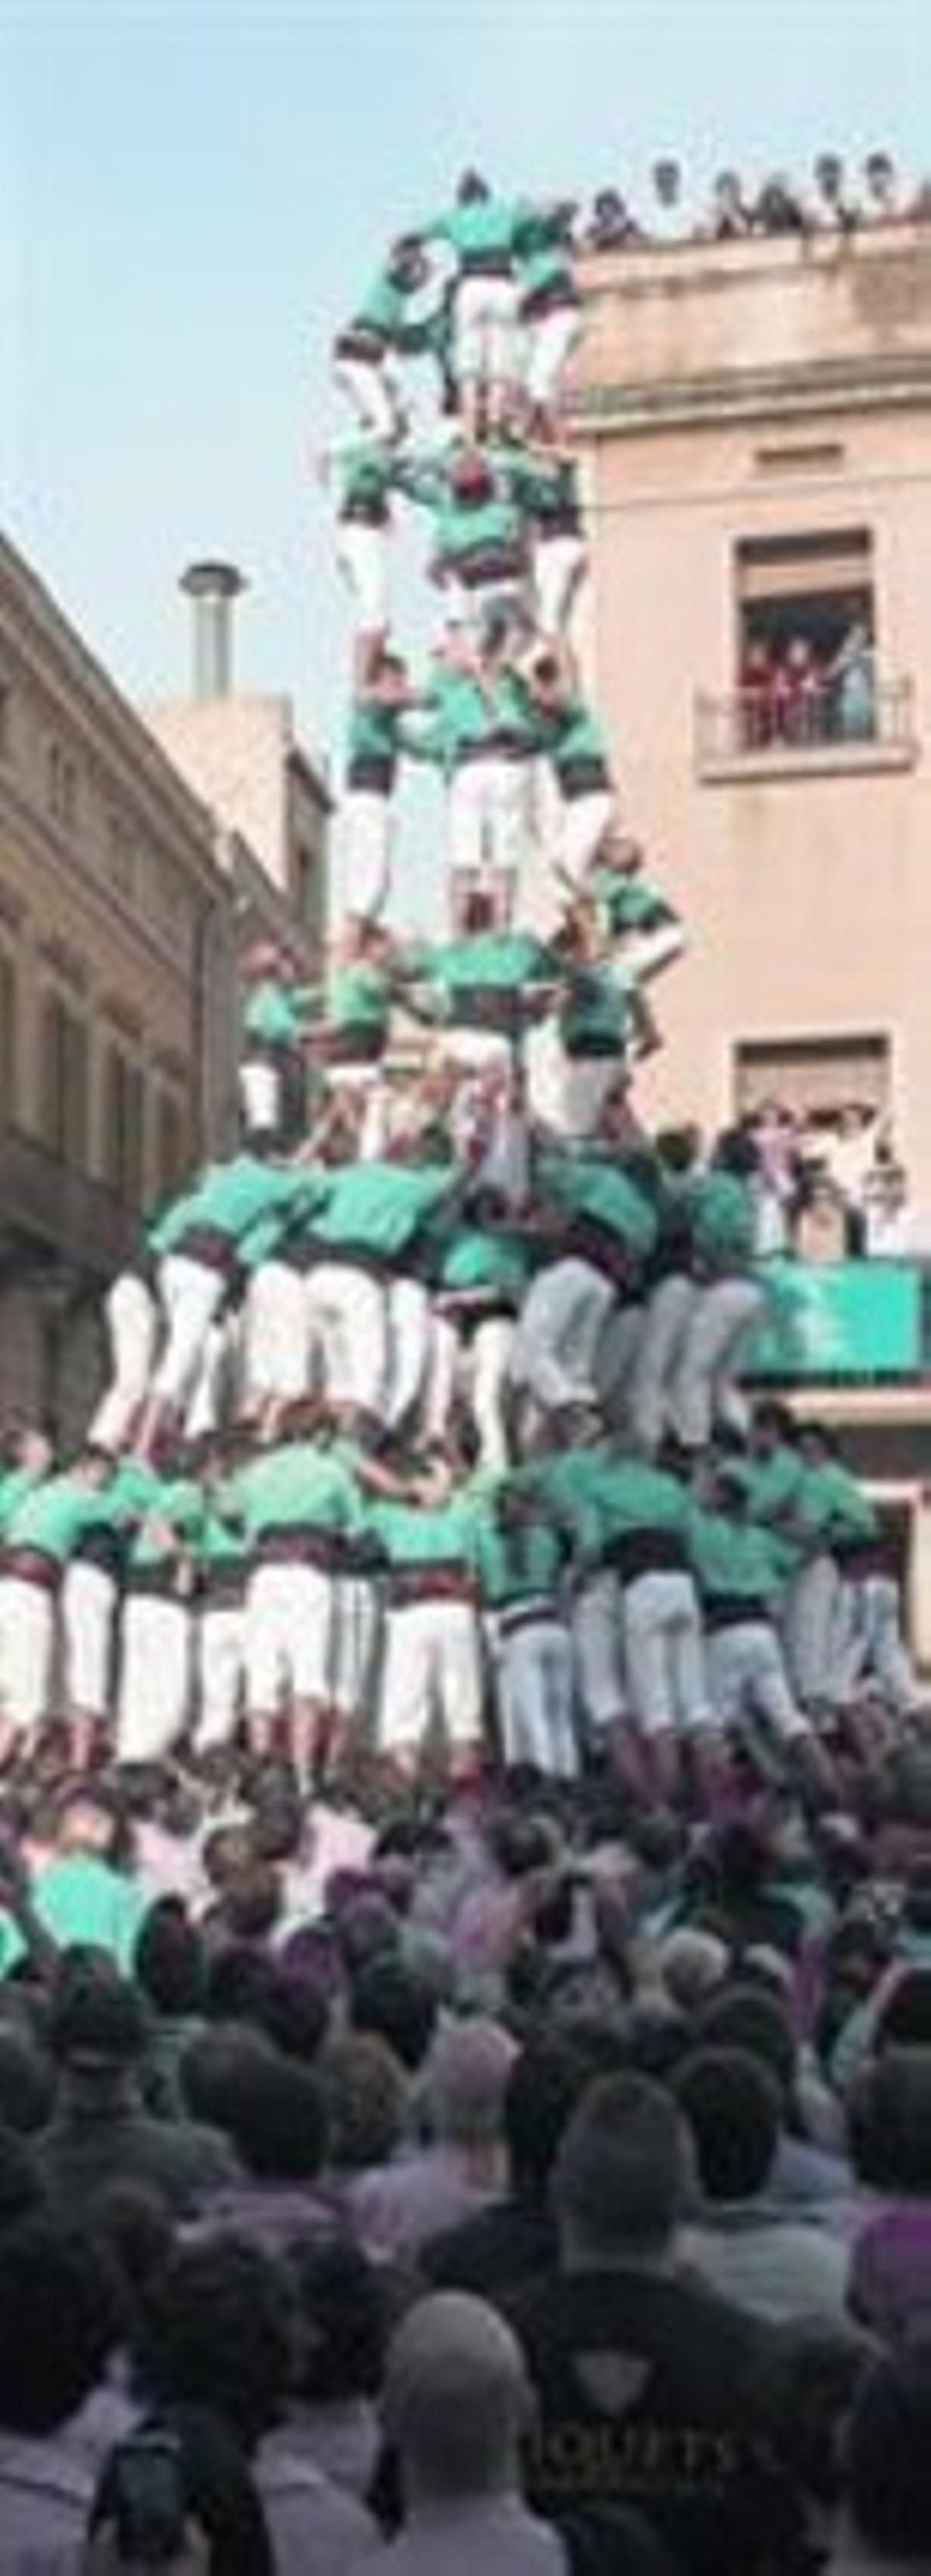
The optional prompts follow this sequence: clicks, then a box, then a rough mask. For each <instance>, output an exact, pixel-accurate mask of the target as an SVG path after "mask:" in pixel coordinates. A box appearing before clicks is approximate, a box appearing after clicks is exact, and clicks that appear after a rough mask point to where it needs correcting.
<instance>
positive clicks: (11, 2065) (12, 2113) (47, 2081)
mask: <svg viewBox="0 0 931 2576" xmlns="http://www.w3.org/2000/svg"><path fill="white" fill-rule="evenodd" d="M54 2095H55V2071H54V2068H53V2066H52V2063H51V2060H50V2058H49V2056H48V2054H47V2051H46V2050H45V2049H44V2048H43V2047H42V2046H41V2044H40V2042H39V2040H38V2038H37V2037H36V2036H34V2034H33V2033H32V2032H31V2031H30V2030H29V2028H28V2026H27V2024H26V2023H25V2022H23V2021H14V2020H12V2019H4V2020H0V2121H2V2122H3V2123H4V2125H5V2126H6V2127H8V2128H10V2129H17V2130H19V2131H20V2132H21V2134H22V2135H23V2137H31V2136H32V2135H33V2133H34V2131H35V2130H37V2129H43V2128H44V2127H45V2123H46V2121H47V2120H48V2119H49V2118H50V2117H51V2111H52V2104H53V2100H54Z"/></svg>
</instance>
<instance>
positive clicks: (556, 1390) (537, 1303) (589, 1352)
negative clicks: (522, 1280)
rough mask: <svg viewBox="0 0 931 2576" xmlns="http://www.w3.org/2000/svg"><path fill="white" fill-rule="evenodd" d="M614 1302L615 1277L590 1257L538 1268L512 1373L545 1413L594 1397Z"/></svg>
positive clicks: (521, 1324) (519, 1331)
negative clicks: (601, 1349)
mask: <svg viewBox="0 0 931 2576" xmlns="http://www.w3.org/2000/svg"><path fill="white" fill-rule="evenodd" d="M615 1303H616V1299H615V1292H614V1289H613V1287H612V1285H611V1281H610V1279H607V1278H606V1277H605V1275H604V1272H603V1271H601V1270H596V1269H595V1268H594V1267H593V1264H592V1263H591V1262H590V1261H581V1260H579V1259H578V1258H577V1256H575V1255H572V1256H571V1257H570V1258H569V1259H567V1260H565V1261H553V1262H550V1263H548V1264H547V1267H546V1269H545V1270H538V1272H537V1276H536V1278H535V1279H534V1280H533V1281H532V1282H531V1285H530V1288H529V1289H528V1292H527V1296H526V1298H525V1300H524V1304H523V1307H522V1310H521V1314H520V1318H519V1321H518V1326H517V1331H516V1333H515V1336H514V1348H513V1353H512V1358H511V1375H512V1378H513V1380H514V1383H515V1385H516V1386H519V1387H525V1388H526V1389H527V1391H528V1393H529V1394H530V1395H532V1396H533V1397H534V1399H535V1401H536V1403H537V1404H539V1405H540V1406H541V1408H542V1410H543V1411H544V1413H551V1412H557V1411H561V1410H562V1408H563V1407H564V1406H565V1405H576V1404H591V1403H592V1402H593V1401H594V1398H595V1391H596V1371H597V1361H598V1345H599V1342H600V1339H601V1335H602V1333H603V1331H604V1327H605V1325H606V1323H607V1320H608V1316H609V1315H610V1314H611V1312H612V1309H613V1307H614V1305H615Z"/></svg>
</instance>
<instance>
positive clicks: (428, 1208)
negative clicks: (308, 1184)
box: [308, 1155, 462, 1440]
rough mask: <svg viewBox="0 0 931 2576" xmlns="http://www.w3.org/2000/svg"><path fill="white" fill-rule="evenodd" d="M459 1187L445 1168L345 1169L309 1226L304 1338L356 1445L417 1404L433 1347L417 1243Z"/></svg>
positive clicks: (448, 1165) (406, 1164)
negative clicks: (316, 1351)
mask: <svg viewBox="0 0 931 2576" xmlns="http://www.w3.org/2000/svg"><path fill="white" fill-rule="evenodd" d="M461 1185H462V1184H461V1175H460V1174H459V1172H458V1171H457V1169H456V1166H455V1165H454V1164H453V1163H452V1161H447V1162H439V1163H438V1162H430V1163H421V1162H419V1161H417V1160H402V1159H401V1158H400V1155H399V1156H398V1157H397V1158H390V1159H379V1160H372V1161H371V1162H365V1163H362V1162H359V1163H349V1164H346V1165H344V1166H343V1168H342V1169H337V1170H335V1171H334V1172H333V1174H332V1175H331V1180H330V1187H329V1191H328V1195H327V1199H326V1202H325V1205H324V1207H323V1209H322V1210H321V1212H320V1213H319V1214H318V1215H315V1216H314V1218H313V1219H312V1221H311V1229H310V1235H311V1241H312V1248H313V1254H314V1259H313V1263H312V1266H311V1268H310V1271H309V1276H308V1298H309V1308H310V1317H311V1332H312V1335H314V1336H315V1337H316V1339H317V1342H318V1344H319V1348H320V1350H321V1353H322V1359H323V1378H324V1389H325V1393H326V1396H327V1400H328V1402H329V1403H330V1404H331V1405H332V1406H333V1407H334V1409H335V1411H336V1413H337V1415H338V1417H339V1420H340V1421H341V1423H342V1425H343V1427H344V1428H346V1429H349V1430H352V1431H355V1432H356V1433H357V1434H358V1436H359V1437H360V1438H363V1439H368V1440H371V1438H372V1436H373V1433H374V1432H375V1431H376V1430H377V1427H378V1426H379V1425H380V1426H381V1427H382V1428H384V1426H385V1425H386V1424H389V1425H397V1424H399V1423H400V1422H401V1421H402V1420H403V1419H404V1417H405V1415H406V1414H407V1413H408V1412H409V1411H410V1409H411V1408H412V1407H413V1405H414V1404H415V1403H416V1400H417V1396H418V1393H419V1391H420V1389H421V1387H422V1385H423V1382H424V1378H425V1374H426V1368H427V1363H428V1357H429V1340H430V1306H429V1299H428V1296H427V1292H426V1289H425V1288H424V1285H423V1282H422V1280H421V1279H420V1278H419V1277H418V1275H417V1252H418V1248H419V1240H420V1237H421V1235H422V1233H423V1231H424V1229H425V1228H426V1227H427V1226H428V1225H429V1223H430V1222H431V1220H432V1219H433V1218H434V1217H435V1215H436V1214H437V1213H438V1211H439V1210H440V1209H441V1208H443V1207H444V1206H446V1204H447V1203H448V1202H452V1200H453V1198H454V1195H455V1193H456V1191H457V1190H458V1189H459V1188H460V1187H461Z"/></svg>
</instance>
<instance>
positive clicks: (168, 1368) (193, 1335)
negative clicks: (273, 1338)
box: [152, 1252, 226, 1413]
mask: <svg viewBox="0 0 931 2576" xmlns="http://www.w3.org/2000/svg"><path fill="white" fill-rule="evenodd" d="M225 1292H226V1282H225V1280H224V1278H223V1274H222V1271H220V1270H214V1269H211V1267H210V1265H209V1264H208V1263H207V1262H205V1261H191V1260H189V1259H188V1257H187V1254H186V1253H183V1252H169V1253H166V1255H165V1259H164V1261H162V1262H161V1263H160V1266H159V1297H160V1300H161V1305H162V1311H163V1314H164V1317H165V1324H166V1330H167V1340H166V1344H165V1349H164V1351H163V1354H162V1358H161V1360H160V1362H159V1366H158V1368H157V1369H156V1372H155V1377H154V1380H153V1385H152V1392H153V1395H155V1396H157V1398H158V1400H159V1403H161V1404H164V1405H170V1407H171V1409H172V1411H173V1412H175V1413H180V1412H183V1410H184V1407H185V1405H186V1404H187V1402H188V1399H189V1397H190V1394H191V1389H192V1387H193V1384H194V1380H195V1378H196V1376H197V1370H198V1366H199V1363H200V1358H201V1353H202V1351H203V1348H204V1343H205V1341H206V1339H207V1334H208V1333H209V1330H210V1326H211V1324H212V1323H213V1322H214V1319H215V1317H216V1316H217V1315H218V1314H219V1311H220V1307H221V1306H222V1303H223V1298H224V1295H225Z"/></svg>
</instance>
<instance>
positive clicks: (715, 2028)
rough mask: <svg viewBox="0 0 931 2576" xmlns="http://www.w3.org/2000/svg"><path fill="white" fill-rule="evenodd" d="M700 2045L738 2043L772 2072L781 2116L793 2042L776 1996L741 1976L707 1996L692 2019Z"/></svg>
mask: <svg viewBox="0 0 931 2576" xmlns="http://www.w3.org/2000/svg"><path fill="white" fill-rule="evenodd" d="M695 2040H696V2043H697V2045H698V2046H699V2047H700V2048H703V2049H705V2048H714V2049H721V2048H723V2049H735V2048H736V2049H740V2050H741V2051H745V2052H746V2053H747V2055H748V2056H750V2057H753V2058H755V2059H756V2060H757V2062H758V2064H760V2065H762V2066H763V2067H765V2068H766V2069H767V2071H768V2073H769V2074H770V2075H771V2076H772V2077H773V2078H774V2080H775V2083H776V2085H777V2087H778V2091H779V2097H780V2101H781V2103H782V2105H783V2113H784V2116H785V2115H787V2114H788V2111H789V2109H790V2108H791V2105H792V2101H793V2098H794V2092H795V2077H796V2063H797V2048H796V2041H795V2034H794V2031H793V2029H792V2023H791V2021H790V2018H789V2014H788V2012H787V2010H786V2009H785V2006H784V2005H783V2004H782V2003H780V2001H779V1999H778V1997H777V1996H776V1995H774V1994H772V1993H770V1992H768V1991H767V1989H766V1988H765V1987H764V1986H762V1985H760V1984H755V1983H753V1982H752V1981H749V1982H748V1981H747V1980H746V1979H745V1978H742V1979H741V1980H740V1982H739V1983H735V1984H733V1985H726V1986H723V1987H722V1988H721V1990H720V1992H719V1993H717V1994H713V1995H711V1996H710V1997H709V2000H708V2002H707V2003H706V2004H705V2005H703V2007H702V2010H701V2012H700V2013H699V2014H698V2016H697V2018H696V2022H695Z"/></svg>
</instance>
